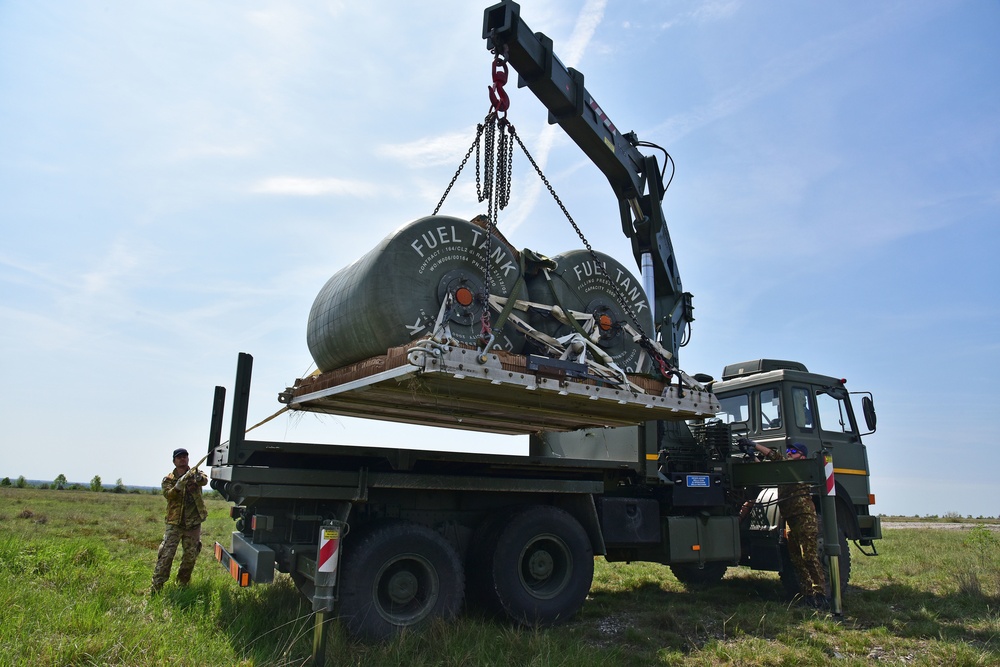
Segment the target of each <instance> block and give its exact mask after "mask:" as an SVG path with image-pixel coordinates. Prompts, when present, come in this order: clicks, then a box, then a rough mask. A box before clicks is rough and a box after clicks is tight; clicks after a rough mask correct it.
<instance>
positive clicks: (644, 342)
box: [511, 128, 671, 380]
mask: <svg viewBox="0 0 1000 667" xmlns="http://www.w3.org/2000/svg"><path fill="white" fill-rule="evenodd" d="M511 130H512V132H511V133H512V134H513V136H514V139H515V140H516V141H517V145H518V146H520V147H521V151H522V152H523V153H524V155H525V157H527V158H528V162H530V163H531V166H532V167H534V169H535V173H537V174H538V177H539V178H540V179H541V180H542V183H544V184H545V187H546V188H547V189H548V191H549V194H550V195H552V199H554V200H555V202H556V204H558V205H559V209H560V210H561V211H562V212H563V215H564V216H566V219H567V220H569V224H570V225H572V226H573V229H574V230H575V231H576V235H577V236H579V237H580V241H581V242H583V245H584V246H586V248H587V252H589V253H590V257H591V258H592V259H593V260H594V264H595V265H596V266H597V268H598V270H599V271H600V272H601V273H602V274H604V277H605V278H607V280H608V282H609V283H610V284H611V288H612V289H613V290H614V292H615V296H616V297H617V298H618V303H619V305H620V306H621V307H622V309H623V310H624V311H625V313H626V314H627V315H628V316H629V319H631V320H632V323H633V324H634V325H635V327H636V329H637V330H638V332H639V336H640V337H641V343H640V345H641V346H642V347H643V348H644V349H645V350H647V351H648V352H649V353H650V356H652V357H653V359H655V360H656V361H657V365H658V366H659V370H660V372H661V373H662V374H663V375H664V376H665V377H667V379H668V380H669V376H670V374H671V372H670V368H669V364H668V362H667V360H666V359H664V358H663V355H661V354H660V353H659V352H658V351H657V350H656V349H655V347H654V346H653V344H652V341H651V339H650V338H649V336H647V335H646V332H645V330H643V328H642V325H641V324H640V323H639V317H638V315H636V313H635V310H633V308H632V305H631V304H630V303H629V302H628V301H627V300H626V299H625V295H624V294H623V293H622V291H621V288H620V287H619V286H618V283H616V282H615V281H614V280H612V278H611V276H610V275H608V269H607V267H606V266H605V265H604V262H602V261H601V260H600V259H599V258H598V257H597V253H596V252H594V249H593V248H592V247H591V245H590V242H589V241H588V240H587V237H586V236H584V234H583V231H582V230H581V229H580V227H579V226H578V225H577V224H576V221H575V220H573V216H572V215H570V213H569V210H568V209H567V208H566V206H565V205H564V204H563V202H562V200H561V199H560V198H559V195H558V194H556V191H555V188H553V187H552V184H551V183H549V179H548V178H546V176H545V174H544V173H542V169H541V167H539V166H538V163H537V162H535V158H533V157H532V156H531V153H529V152H528V148H527V147H526V146H525V145H524V142H522V141H521V137H519V136H518V135H517V133H516V132H513V128H511ZM646 298H649V295H647V297H646ZM664 364H667V366H666V367H664Z"/></svg>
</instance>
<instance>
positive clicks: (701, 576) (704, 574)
mask: <svg viewBox="0 0 1000 667" xmlns="http://www.w3.org/2000/svg"><path fill="white" fill-rule="evenodd" d="M728 569H729V566H728V565H727V564H726V563H722V562H712V563H705V567H698V566H697V565H696V564H693V563H677V564H674V565H671V566H670V571H671V572H673V573H674V576H675V577H677V581H679V582H681V583H682V584H684V586H685V587H686V588H706V587H708V586H715V585H716V584H718V583H719V582H720V581H721V580H722V577H723V576H725V574H726V570H728Z"/></svg>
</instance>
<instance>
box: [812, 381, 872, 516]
mask: <svg viewBox="0 0 1000 667" xmlns="http://www.w3.org/2000/svg"><path fill="white" fill-rule="evenodd" d="M813 396H814V398H815V405H816V413H817V414H816V417H817V421H818V424H819V437H820V441H821V442H822V444H823V447H825V448H827V449H829V451H830V452H831V453H832V454H833V465H834V473H835V475H836V479H837V481H838V482H839V483H840V484H841V485H842V486H843V487H844V488H845V489H846V490H847V492H848V494H849V495H850V496H851V499H852V501H853V502H855V503H864V504H866V503H867V502H868V500H867V498H868V456H867V453H866V452H865V447H864V445H863V444H862V443H861V436H860V435H859V431H858V427H857V423H856V422H855V420H854V411H853V410H852V409H851V403H850V399H849V398H848V394H847V390H846V389H844V388H843V387H836V386H835V387H820V386H815V385H814V386H813Z"/></svg>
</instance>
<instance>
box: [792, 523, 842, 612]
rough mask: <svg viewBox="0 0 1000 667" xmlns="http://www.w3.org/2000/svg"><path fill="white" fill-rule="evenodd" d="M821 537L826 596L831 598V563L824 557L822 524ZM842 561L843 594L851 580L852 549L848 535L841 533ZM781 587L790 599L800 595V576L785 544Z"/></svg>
mask: <svg viewBox="0 0 1000 667" xmlns="http://www.w3.org/2000/svg"><path fill="white" fill-rule="evenodd" d="M820 526H821V529H820V537H819V545H818V548H819V555H820V560H821V561H822V563H823V573H824V575H825V577H826V594H827V596H829V595H830V594H831V593H832V588H831V585H830V565H829V561H828V560H827V559H826V558H824V557H823V531H822V524H820ZM839 541H840V559H839V565H840V567H839V570H840V592H841V594H843V593H845V592H846V591H847V585H848V583H850V580H851V549H850V546H849V545H848V544H847V535H846V534H845V533H844V532H843V531H841V532H840V540H839ZM779 576H780V577H781V585H782V586H783V587H784V589H785V593H787V594H788V597H795V596H796V595H799V593H800V589H799V574H798V572H796V571H795V566H794V565H792V559H791V558H790V557H789V555H788V546H787V545H785V544H782V545H781V573H780V575H779Z"/></svg>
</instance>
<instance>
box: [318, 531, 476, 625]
mask: <svg viewBox="0 0 1000 667" xmlns="http://www.w3.org/2000/svg"><path fill="white" fill-rule="evenodd" d="M339 597H340V604H339V614H338V615H339V616H340V619H341V622H342V623H344V625H345V627H346V628H347V631H348V632H349V633H350V634H351V635H353V636H355V637H360V638H363V639H375V640H379V639H386V638H389V637H391V636H393V635H395V634H397V633H399V632H400V631H402V630H408V629H419V628H421V627H423V626H425V625H427V624H428V623H430V622H431V621H432V620H433V619H435V618H440V619H443V620H446V621H450V620H452V619H453V618H455V616H457V615H458V613H459V611H461V608H462V601H463V599H464V597H465V574H464V571H463V569H462V563H461V560H460V559H459V557H458V553H457V552H456V551H455V549H454V547H452V546H451V544H449V543H448V541H447V540H445V539H444V538H443V537H442V536H441V535H439V534H438V533H436V532H435V531H433V530H431V529H430V528H428V527H427V526H423V525H421V524H418V523H413V522H411V521H387V522H380V523H378V524H375V525H373V526H371V527H370V528H368V529H366V530H364V531H363V532H362V533H361V534H360V535H358V536H356V537H355V538H354V540H351V541H350V542H348V541H346V540H345V542H344V562H343V570H342V571H341V574H340V591H339Z"/></svg>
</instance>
